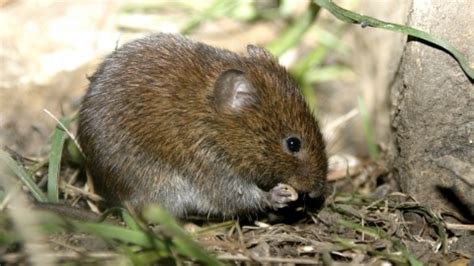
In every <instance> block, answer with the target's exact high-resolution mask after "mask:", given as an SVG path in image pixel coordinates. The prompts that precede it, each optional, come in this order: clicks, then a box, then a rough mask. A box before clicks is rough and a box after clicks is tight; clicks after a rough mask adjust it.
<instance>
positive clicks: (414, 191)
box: [391, 0, 474, 220]
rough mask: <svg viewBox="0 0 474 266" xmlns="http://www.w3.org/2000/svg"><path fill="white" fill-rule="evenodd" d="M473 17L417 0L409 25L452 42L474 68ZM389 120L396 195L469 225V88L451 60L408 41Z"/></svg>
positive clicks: (446, 4)
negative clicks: (454, 214)
mask: <svg viewBox="0 0 474 266" xmlns="http://www.w3.org/2000/svg"><path fill="white" fill-rule="evenodd" d="M473 11H474V2H473V1H470V0H462V1H443V0H420V1H418V0H417V1H414V2H413V7H412V12H411V13H410V16H409V19H408V24H409V25H410V26H413V27H415V28H418V29H421V30H424V31H427V32H429V33H431V34H433V35H435V36H437V37H439V38H442V39H444V40H446V41H448V42H450V43H451V44H452V45H454V46H455V47H457V48H458V49H459V50H460V51H461V52H462V53H463V54H465V56H466V57H467V59H468V61H469V62H471V65H474V64H472V62H474V45H473V43H474V28H473V27H472V25H474V16H473ZM391 121H392V133H393V138H392V140H393V151H394V154H393V166H394V170H395V176H396V178H397V179H398V181H399V184H400V186H401V189H402V190H403V191H404V192H405V193H407V194H410V195H412V196H414V197H415V198H416V199H417V200H418V201H420V202H421V203H424V204H427V205H430V206H432V207H439V208H448V209H450V210H451V211H454V212H458V213H460V214H462V215H464V217H466V218H468V219H470V220H473V217H474V188H473V187H472V186H470V185H468V183H469V182H470V183H471V184H474V182H473V178H474V177H473V176H472V173H473V171H472V169H473V167H474V84H473V83H472V80H469V79H468V78H467V76H466V75H465V73H464V72H463V71H462V69H461V68H460V67H459V65H458V63H457V62H456V61H455V60H454V59H453V57H451V56H450V55H449V54H447V53H446V52H444V51H442V50H440V49H438V48H434V47H430V46H428V45H426V44H423V43H421V42H419V41H409V42H408V43H407V45H406V48H405V51H404V54H403V56H402V60H401V63H400V67H399V71H398V75H397V77H396V78H395V80H394V82H393V85H392V114H391ZM461 179H464V181H462V180H461ZM466 181H467V182H466Z"/></svg>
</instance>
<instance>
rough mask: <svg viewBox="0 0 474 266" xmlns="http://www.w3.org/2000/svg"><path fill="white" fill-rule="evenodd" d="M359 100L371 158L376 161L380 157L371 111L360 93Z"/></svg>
mask: <svg viewBox="0 0 474 266" xmlns="http://www.w3.org/2000/svg"><path fill="white" fill-rule="evenodd" d="M357 102H358V104H359V113H360V117H361V119H362V126H363V127H364V134H365V138H366V140H367V145H368V148H369V154H370V158H371V159H372V160H374V161H375V160H377V158H378V150H377V144H376V143H375V137H374V133H373V127H372V124H371V122H370V117H369V112H368V111H367V106H366V104H365V101H364V99H363V98H362V97H361V96H360V95H359V96H357Z"/></svg>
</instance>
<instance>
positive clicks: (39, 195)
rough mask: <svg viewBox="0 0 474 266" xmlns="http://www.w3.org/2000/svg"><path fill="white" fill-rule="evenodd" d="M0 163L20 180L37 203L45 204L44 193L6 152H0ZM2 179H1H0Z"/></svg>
mask: <svg viewBox="0 0 474 266" xmlns="http://www.w3.org/2000/svg"><path fill="white" fill-rule="evenodd" d="M0 162H3V163H4V164H5V165H7V166H8V167H9V168H10V169H11V170H12V171H13V172H14V173H15V175H17V176H18V178H20V180H21V181H22V182H23V183H24V184H25V185H26V186H27V187H28V189H29V190H30V191H31V194H32V195H33V197H34V198H35V199H36V200H37V201H39V202H47V201H48V198H47V197H46V195H44V193H43V192H42V191H41V189H40V188H39V187H38V186H37V185H36V183H35V182H34V180H33V179H31V177H30V176H29V175H28V174H27V173H26V171H25V169H24V168H23V167H22V166H20V165H19V164H17V163H16V162H15V160H13V158H12V157H11V156H10V154H8V153H7V152H5V151H3V150H0ZM0 178H3V177H0Z"/></svg>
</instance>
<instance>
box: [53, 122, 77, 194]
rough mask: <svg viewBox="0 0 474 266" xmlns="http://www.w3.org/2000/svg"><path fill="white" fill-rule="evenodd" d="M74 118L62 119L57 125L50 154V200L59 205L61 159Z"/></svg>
mask: <svg viewBox="0 0 474 266" xmlns="http://www.w3.org/2000/svg"><path fill="white" fill-rule="evenodd" d="M71 121H72V118H66V117H64V118H60V119H59V123H60V124H57V125H56V128H55V130H54V134H53V140H52V143H51V152H50V154H49V165H48V199H49V201H50V202H53V203H57V202H58V199H59V196H58V193H59V169H60V167H61V158H62V154H63V147H64V141H65V140H66V131H65V130H64V128H63V126H64V127H68V126H69V124H70V123H71Z"/></svg>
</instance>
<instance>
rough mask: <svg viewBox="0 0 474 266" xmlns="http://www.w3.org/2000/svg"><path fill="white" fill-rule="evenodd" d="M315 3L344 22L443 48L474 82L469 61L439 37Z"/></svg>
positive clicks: (321, 1)
mask: <svg viewBox="0 0 474 266" xmlns="http://www.w3.org/2000/svg"><path fill="white" fill-rule="evenodd" d="M314 2H315V3H316V4H318V5H319V6H321V7H323V8H325V9H327V10H328V11H329V12H331V13H332V14H333V15H334V16H335V17H337V18H338V19H340V20H342V21H345V22H348V23H355V24H361V25H362V26H364V27H374V28H381V29H386V30H390V31H395V32H401V33H404V34H407V35H410V36H413V37H416V38H418V39H421V40H424V41H427V42H429V43H431V44H433V45H435V46H438V47H441V48H443V49H444V50H446V51H447V52H448V53H449V54H451V55H452V56H453V57H454V58H455V59H456V60H457V61H458V63H459V65H460V66H461V68H462V69H463V70H464V72H465V73H466V75H467V76H468V77H469V78H470V79H471V80H474V68H472V67H471V66H470V65H469V63H468V62H467V59H466V58H465V57H464V55H463V54H462V53H461V52H460V51H459V50H457V49H456V48H455V47H454V46H452V45H451V44H450V43H448V42H446V41H444V40H441V39H439V38H437V37H434V36H432V35H430V34H428V33H426V32H424V31H421V30H418V29H415V28H411V27H407V26H404V25H400V24H396V23H390V22H385V21H382V20H378V19H376V18H373V17H369V16H364V15H360V14H357V13H354V12H351V11H349V10H347V9H344V8H341V7H339V6H337V5H336V4H334V3H333V2H332V1H331V0H314Z"/></svg>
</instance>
